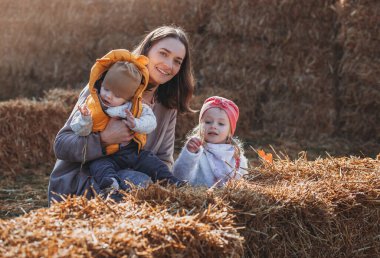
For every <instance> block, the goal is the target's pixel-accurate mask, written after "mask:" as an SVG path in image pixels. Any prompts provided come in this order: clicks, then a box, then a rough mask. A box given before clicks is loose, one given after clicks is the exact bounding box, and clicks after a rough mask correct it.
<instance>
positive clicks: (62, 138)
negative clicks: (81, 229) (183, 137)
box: [48, 26, 194, 203]
mask: <svg viewBox="0 0 380 258" xmlns="http://www.w3.org/2000/svg"><path fill="white" fill-rule="evenodd" d="M134 53H135V54H141V55H145V56H147V57H148V58H149V64H148V71H149V84H148V86H147V90H146V91H145V92H144V94H143V100H144V102H145V103H147V104H150V105H151V106H152V109H153V112H154V114H155V116H156V119H157V127H156V129H155V130H154V131H153V132H152V133H151V134H149V135H148V138H147V143H146V145H145V149H147V150H150V151H152V152H153V153H154V154H155V155H157V157H158V158H159V159H161V160H162V161H163V162H165V163H166V164H167V165H168V166H169V167H170V168H171V166H172V165H173V152H174V136H175V135H174V133H175V124H176V117H177V111H178V112H180V113H183V112H189V111H191V109H190V106H189V104H190V99H191V97H192V94H193V90H194V80H193V74H192V68H191V58H190V52H189V41H188V38H187V36H186V34H185V32H184V31H183V30H182V29H181V28H177V27H173V26H163V27H159V28H157V29H155V30H153V31H152V32H150V33H149V34H148V35H147V36H146V37H145V38H144V39H143V40H142V41H141V42H140V44H139V45H138V46H137V47H136V49H135V50H134ZM88 94H89V91H88V87H87V86H86V87H85V88H84V89H83V91H82V92H81V94H80V96H79V99H78V102H77V104H76V106H75V107H74V111H75V110H76V109H77V106H78V105H80V104H82V103H83V102H84V101H85V99H86V98H87V96H88ZM74 111H73V112H72V113H71V115H70V117H69V119H68V120H67V121H66V124H65V125H64V127H63V128H62V129H61V130H60V131H59V132H58V134H57V137H56V139H55V142H54V151H55V154H56V156H57V162H56V164H55V166H54V169H53V171H52V173H51V175H50V182H49V192H48V195H49V203H50V202H51V201H52V199H55V200H57V201H60V200H61V198H60V197H59V195H61V194H64V195H67V194H73V195H83V194H84V193H85V192H87V195H86V196H87V197H91V196H92V195H93V190H92V189H91V186H93V188H94V189H95V191H97V190H98V189H97V187H98V186H97V184H96V183H95V181H94V180H93V179H92V178H91V177H90V176H89V172H88V166H87V163H85V162H86V161H90V160H94V159H97V158H100V157H102V156H104V154H103V152H102V149H103V148H104V147H106V146H108V145H111V144H115V143H116V144H119V143H125V142H129V141H130V140H131V139H132V138H133V135H132V132H131V131H130V129H129V128H128V127H127V126H126V125H125V123H124V121H123V120H116V119H111V121H110V122H109V123H108V125H107V127H106V129H105V130H104V131H102V132H100V133H92V134H90V135H89V136H87V137H80V136H78V135H76V134H74V133H73V131H72V130H71V128H70V122H71V119H72V116H73V113H74ZM86 145H87V148H86V153H85V157H86V160H84V159H83V156H84V155H83V153H82V151H83V149H84V146H86ZM82 164H83V165H82ZM119 176H120V177H121V178H122V179H125V180H128V181H130V182H132V183H133V184H136V185H142V186H144V185H146V184H147V183H148V182H149V181H150V178H149V177H148V176H147V175H145V174H143V173H140V172H138V171H131V170H123V171H119Z"/></svg>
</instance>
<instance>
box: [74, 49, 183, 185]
mask: <svg viewBox="0 0 380 258" xmlns="http://www.w3.org/2000/svg"><path fill="white" fill-rule="evenodd" d="M114 51H117V52H116V53H114V54H113V55H110V53H112V51H111V52H110V53H109V54H107V55H106V56H109V57H111V58H110V59H111V63H110V64H107V68H108V69H107V68H103V69H100V70H99V69H96V65H99V63H100V64H101V60H102V59H100V61H99V60H98V61H97V64H95V65H94V67H93V69H92V71H91V76H90V82H91V78H93V77H94V76H93V73H94V72H97V73H98V76H97V77H99V79H97V80H96V81H95V82H93V85H91V84H90V83H89V87H90V91H91V90H92V92H95V93H96V94H92V95H90V96H89V99H88V100H87V101H86V104H84V105H82V106H79V107H78V111H77V112H76V114H74V116H73V120H72V122H71V124H70V125H71V128H72V129H73V131H74V132H75V133H77V134H78V135H81V136H86V135H88V134H90V133H91V132H97V131H101V130H102V128H103V129H104V128H105V126H104V125H106V124H107V123H108V121H109V119H107V118H108V116H109V117H118V118H123V119H125V120H126V125H127V126H128V127H129V128H130V129H131V130H133V131H134V132H135V137H134V139H133V141H131V142H130V143H128V144H127V145H120V146H117V148H118V150H116V152H115V148H113V149H111V150H108V151H107V154H112V155H109V156H105V157H104V158H100V159H97V160H95V161H92V162H91V163H90V174H91V176H93V177H94V179H95V181H96V182H97V183H98V184H99V187H100V189H101V190H104V189H109V188H111V189H115V190H118V189H119V188H120V187H121V188H122V189H123V190H126V189H127V188H128V187H127V185H126V184H125V182H122V181H121V180H120V179H119V177H118V175H117V172H118V171H119V170H121V169H125V168H130V169H135V170H138V171H141V172H143V173H145V174H147V175H148V176H150V177H151V178H152V180H153V181H156V180H165V181H167V182H169V183H172V184H182V181H181V180H178V179H177V178H176V177H174V176H173V174H172V173H171V172H170V171H169V168H168V167H167V166H166V164H164V163H163V162H162V161H161V160H160V159H159V158H157V157H156V156H155V155H153V154H152V153H151V152H150V151H146V150H143V149H142V147H143V146H144V145H145V139H146V134H148V133H150V132H152V131H153V130H154V129H155V128H156V124H157V123H156V118H155V116H154V114H153V111H152V109H151V108H150V107H149V106H148V105H146V104H142V102H141V94H142V92H143V90H144V89H145V87H146V83H145V81H147V80H148V76H147V73H146V70H145V69H144V68H145V65H143V66H141V60H143V61H147V59H146V60H145V59H144V58H145V57H143V56H139V57H135V56H134V55H132V54H131V53H129V52H128V51H127V50H114ZM125 51H126V52H125ZM103 60H104V59H103ZM126 60H127V61H126ZM112 61H113V62H112ZM94 89H95V91H93V90H94ZM94 103H95V104H94ZM99 106H100V108H99ZM131 111H132V112H133V113H134V114H136V116H134V114H133V113H132V112H131ZM105 114H106V115H108V116H105ZM95 123H96V124H98V125H99V124H100V125H101V126H102V128H100V127H99V126H97V128H96V127H95V126H94V124H95Z"/></svg>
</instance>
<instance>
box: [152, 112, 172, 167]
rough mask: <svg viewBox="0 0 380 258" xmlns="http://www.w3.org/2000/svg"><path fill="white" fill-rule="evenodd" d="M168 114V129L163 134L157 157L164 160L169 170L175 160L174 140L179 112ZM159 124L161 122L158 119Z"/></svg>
mask: <svg viewBox="0 0 380 258" xmlns="http://www.w3.org/2000/svg"><path fill="white" fill-rule="evenodd" d="M167 114H170V118H169V123H168V127H167V128H166V130H165V131H164V132H161V133H163V134H164V135H163V138H162V142H161V145H160V146H159V148H158V150H157V152H156V155H157V157H158V158H159V159H160V160H162V161H163V162H164V163H165V164H166V165H167V166H168V167H169V169H171V168H172V166H173V163H174V159H173V153H174V140H175V125H176V122H177V112H176V111H174V112H170V113H169V112H168V113H167ZM157 122H159V120H158V119H157Z"/></svg>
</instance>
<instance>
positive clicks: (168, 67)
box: [164, 58, 173, 70]
mask: <svg viewBox="0 0 380 258" xmlns="http://www.w3.org/2000/svg"><path fill="white" fill-rule="evenodd" d="M164 63H165V65H166V67H167V69H170V70H172V69H173V60H171V59H169V58H167V59H166V60H165V62H164Z"/></svg>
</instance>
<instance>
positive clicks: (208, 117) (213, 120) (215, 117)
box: [201, 108, 231, 143]
mask: <svg viewBox="0 0 380 258" xmlns="http://www.w3.org/2000/svg"><path fill="white" fill-rule="evenodd" d="M201 122H202V128H201V130H203V133H204V140H205V141H206V142H209V143H226V141H227V138H228V135H229V133H230V130H231V129H230V121H229V120H228V116H227V113H226V112H225V111H224V110H223V109H220V108H210V109H208V110H207V111H206V112H205V113H204V114H203V117H202V119H201Z"/></svg>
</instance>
